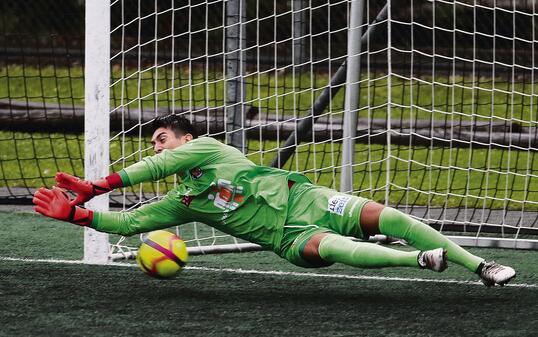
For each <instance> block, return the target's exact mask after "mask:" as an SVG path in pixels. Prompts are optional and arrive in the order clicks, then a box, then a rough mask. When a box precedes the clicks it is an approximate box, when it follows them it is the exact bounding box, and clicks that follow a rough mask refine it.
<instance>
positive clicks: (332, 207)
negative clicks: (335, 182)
mask: <svg viewBox="0 0 538 337" xmlns="http://www.w3.org/2000/svg"><path fill="white" fill-rule="evenodd" d="M349 200H351V197H350V196H349V195H342V194H339V195H335V196H333V197H331V198H330V199H329V202H328V205H327V210H328V211H329V212H331V213H334V214H338V215H344V210H345V209H346V205H347V203H348V202H349Z"/></svg>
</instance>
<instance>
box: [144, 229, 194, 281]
mask: <svg viewBox="0 0 538 337" xmlns="http://www.w3.org/2000/svg"><path fill="white" fill-rule="evenodd" d="M188 257H189V254H188V252H187V246H186V245H185V242H184V241H183V240H181V239H180V238H179V237H178V236H177V235H175V234H173V233H170V232H167V231H155V232H151V233H149V234H148V235H147V236H145V237H144V239H143V240H142V244H141V245H140V248H138V254H137V255H136V262H137V263H138V266H139V267H140V269H142V271H143V272H144V273H146V274H148V275H149V276H152V277H155V278H170V277H174V276H176V275H177V273H179V272H180V271H181V269H182V268H183V267H185V264H186V263H187V260H188Z"/></svg>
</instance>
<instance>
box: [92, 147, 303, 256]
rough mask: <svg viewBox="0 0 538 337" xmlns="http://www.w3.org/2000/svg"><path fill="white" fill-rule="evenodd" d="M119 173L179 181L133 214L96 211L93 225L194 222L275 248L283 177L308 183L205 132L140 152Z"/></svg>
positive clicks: (282, 211) (130, 230) (126, 178)
mask: <svg viewBox="0 0 538 337" xmlns="http://www.w3.org/2000/svg"><path fill="white" fill-rule="evenodd" d="M119 173H120V176H121V177H122V181H123V183H124V185H125V186H129V185H135V184H138V183H140V182H143V181H156V180H159V179H162V178H164V177H167V176H170V175H173V174H177V175H178V176H179V177H180V178H181V182H180V183H179V185H178V186H177V187H176V188H175V189H174V190H172V191H170V192H169V193H168V195H167V196H166V198H165V200H163V201H160V202H157V203H155V205H153V206H151V205H152V204H150V205H147V207H144V206H143V207H141V208H139V209H138V210H137V211H136V212H134V213H133V212H123V213H117V212H96V215H95V216H94V222H93V224H92V226H93V227H94V228H95V229H97V230H100V231H105V232H112V233H118V234H134V233H139V232H147V231H151V230H155V229H159V228H164V227H169V226H173V225H179V224H183V223H187V222H192V221H199V222H203V223H206V224H207V225H210V226H212V227H215V228H217V229H219V230H221V231H223V232H225V233H228V234H230V235H233V236H236V237H240V238H243V239H245V240H248V241H251V242H255V243H258V244H260V245H262V246H264V247H266V248H269V249H272V250H274V251H276V252H278V249H279V246H280V240H281V237H282V233H283V227H284V223H285V222H286V217H287V210H288V194H289V191H288V184H287V182H288V180H293V181H296V182H309V180H308V178H306V177H305V176H304V175H302V174H299V173H294V172H289V171H285V170H281V169H276V168H271V167H265V166H258V165H256V164H254V163H253V162H251V161H250V160H248V159H247V158H246V157H245V156H244V155H243V154H242V153H241V152H240V151H239V150H237V149H235V148H233V147H231V146H228V145H225V144H222V143H221V142H219V141H217V140H215V139H213V138H209V137H202V138H198V139H194V140H192V141H189V142H187V143H186V144H184V145H182V146H180V147H178V148H176V149H173V150H165V151H163V152H162V153H160V154H157V155H154V156H149V157H145V158H144V159H143V160H142V161H140V162H138V163H136V164H134V165H131V166H129V167H127V168H125V169H124V170H122V171H120V172H119ZM129 213H131V214H129ZM133 217H136V219H133Z"/></svg>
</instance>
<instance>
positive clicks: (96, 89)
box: [84, 0, 110, 264]
mask: <svg viewBox="0 0 538 337" xmlns="http://www.w3.org/2000/svg"><path fill="white" fill-rule="evenodd" d="M85 40H86V41H85V62H84V63H85V67H84V70H85V71H84V76H85V83H84V85H85V86H84V99H85V103H84V107H85V115H84V130H85V132H84V178H85V179H86V180H90V181H91V180H95V179H99V178H102V177H106V176H107V175H108V174H109V162H110V156H109V146H110V143H109V138H110V137H109V133H110V1H109V0H86V39H85ZM108 203H109V200H108V195H101V196H98V197H95V198H93V199H92V200H90V201H89V202H87V203H86V206H87V207H89V208H90V209H92V210H95V211H108ZM108 260H109V239H108V234H106V233H100V232H97V231H96V230H94V229H92V228H84V262H86V263H94V264H103V263H107V262H108Z"/></svg>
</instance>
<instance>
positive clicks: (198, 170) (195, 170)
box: [190, 167, 204, 179]
mask: <svg viewBox="0 0 538 337" xmlns="http://www.w3.org/2000/svg"><path fill="white" fill-rule="evenodd" d="M190 173H191V177H192V179H199V178H200V177H201V176H202V175H203V174H204V172H203V171H202V169H201V168H199V167H195V168H193V169H192V170H191V171H190Z"/></svg>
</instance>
